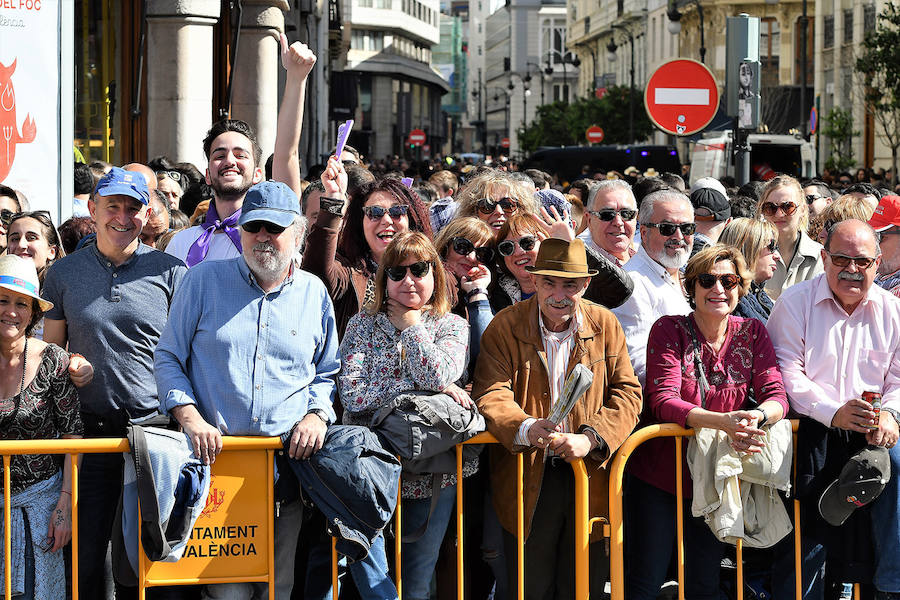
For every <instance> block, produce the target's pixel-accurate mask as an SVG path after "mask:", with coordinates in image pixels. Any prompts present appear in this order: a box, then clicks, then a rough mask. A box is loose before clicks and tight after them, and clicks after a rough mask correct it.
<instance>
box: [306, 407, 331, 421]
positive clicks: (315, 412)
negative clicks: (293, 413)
mask: <svg viewBox="0 0 900 600" xmlns="http://www.w3.org/2000/svg"><path fill="white" fill-rule="evenodd" d="M306 414H308V415H316V416H317V417H319V418H320V419H322V422H323V423H325V424H326V425H328V414H327V413H326V412H325V411H324V410H322V409H321V408H313V409H310V411H309V412H308V413H306Z"/></svg>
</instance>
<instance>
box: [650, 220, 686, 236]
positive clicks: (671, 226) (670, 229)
mask: <svg viewBox="0 0 900 600" xmlns="http://www.w3.org/2000/svg"><path fill="white" fill-rule="evenodd" d="M643 225H644V226H645V227H651V228H653V229H658V230H659V233H660V235H662V236H663V237H672V236H673V235H675V231H676V230H678V229H680V230H681V235H685V236H687V235H694V232H695V231H697V224H696V223H643Z"/></svg>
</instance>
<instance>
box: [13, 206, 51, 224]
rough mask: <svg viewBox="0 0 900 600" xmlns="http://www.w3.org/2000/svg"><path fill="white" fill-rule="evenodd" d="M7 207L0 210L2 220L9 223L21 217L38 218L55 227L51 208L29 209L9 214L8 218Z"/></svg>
mask: <svg viewBox="0 0 900 600" xmlns="http://www.w3.org/2000/svg"><path fill="white" fill-rule="evenodd" d="M6 212H7V211H6V209H3V210H2V211H0V221H3V222H4V223H6V224H7V225H11V224H12V222H13V221H17V220H19V219H26V218H28V219H37V220H38V221H41V222H42V223H44V225H47V226H49V227H53V217H52V216H50V211H49V210H27V211H23V212H17V213H12V214H11V215H9V218H8V219H7V218H6V215H5V213H6Z"/></svg>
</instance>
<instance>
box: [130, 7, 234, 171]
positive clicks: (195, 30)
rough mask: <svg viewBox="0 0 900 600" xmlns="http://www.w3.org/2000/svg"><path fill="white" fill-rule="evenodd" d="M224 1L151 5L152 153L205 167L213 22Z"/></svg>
mask: <svg viewBox="0 0 900 600" xmlns="http://www.w3.org/2000/svg"><path fill="white" fill-rule="evenodd" d="M220 6H221V2H220V1H219V0H155V1H154V2H149V3H148V4H147V61H146V63H145V68H146V69H147V155H148V156H149V157H151V158H152V157H154V156H158V155H160V154H165V155H167V156H169V157H170V158H172V159H173V160H176V161H189V162H192V163H194V164H195V165H196V166H197V167H198V168H199V169H200V170H201V171H202V170H203V169H205V168H206V162H207V161H206V157H205V156H204V154H203V144H202V142H203V138H204V136H205V135H206V131H207V130H208V129H209V126H210V125H211V118H212V117H211V114H212V92H213V72H212V69H213V55H212V52H213V25H215V23H216V21H217V20H218V19H219V14H220Z"/></svg>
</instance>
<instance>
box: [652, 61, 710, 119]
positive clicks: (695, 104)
mask: <svg viewBox="0 0 900 600" xmlns="http://www.w3.org/2000/svg"><path fill="white" fill-rule="evenodd" d="M644 106H645V107H646V108H647V115H649V117H650V120H651V121H653V123H654V124H655V125H656V126H657V127H659V128H660V129H662V130H663V131H665V132H666V133H671V134H673V135H691V134H693V133H697V132H698V131H700V130H701V129H703V128H704V127H706V126H707V125H708V124H709V122H710V121H712V119H713V117H714V116H715V115H716V110H717V109H718V108H719V87H718V85H717V84H716V78H715V77H714V76H713V74H712V72H710V70H709V69H707V68H706V65H704V64H703V63H699V62H697V61H695V60H690V59H687V58H678V59H675V60H670V61H669V62H667V63H664V64H662V65H660V67H659V68H658V69H656V71H654V73H653V75H652V76H651V77H650V81H648V82H647V87H646V89H645V90H644Z"/></svg>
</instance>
